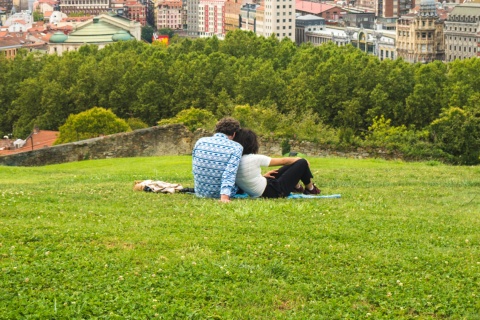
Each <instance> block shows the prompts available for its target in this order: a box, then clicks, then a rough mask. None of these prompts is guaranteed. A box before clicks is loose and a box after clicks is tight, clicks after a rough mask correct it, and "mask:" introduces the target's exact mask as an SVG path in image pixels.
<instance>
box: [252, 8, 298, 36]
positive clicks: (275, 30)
mask: <svg viewBox="0 0 480 320" xmlns="http://www.w3.org/2000/svg"><path fill="white" fill-rule="evenodd" d="M263 15H264V16H263V19H264V20H263V22H262V34H260V35H263V36H264V37H270V36H271V35H272V34H274V35H275V36H276V37H277V38H279V39H283V38H289V39H290V40H292V41H293V42H295V1H294V0H283V1H282V0H265V1H264V3H263ZM257 18H258V17H257Z"/></svg>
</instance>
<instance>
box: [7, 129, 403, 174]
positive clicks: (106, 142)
mask: <svg viewBox="0 0 480 320" xmlns="http://www.w3.org/2000/svg"><path fill="white" fill-rule="evenodd" d="M209 135H211V133H209V132H206V131H204V130H197V131H196V132H195V133H191V132H190V131H189V130H188V129H187V128H186V127H184V126H183V125H178V124H175V125H166V126H161V127H160V126H157V127H151V128H146V129H140V130H135V131H133V132H128V133H117V134H112V135H108V136H104V137H99V138H94V139H89V140H82V141H78V142H73V143H66V144H62V145H58V146H53V147H47V148H44V149H38V150H33V151H27V152H22V153H17V154H12V155H7V156H1V157H0V165H6V166H43V165H49V164H56V163H63V162H72V161H81V160H88V159H106V158H125V157H146V156H166V155H187V154H191V153H192V149H193V146H194V144H195V142H196V141H197V140H198V139H199V138H201V137H203V136H209ZM260 145H261V148H260V153H263V154H268V155H280V154H281V151H282V149H281V141H279V140H274V139H261V141H260ZM290 145H291V150H292V151H297V152H302V153H304V154H306V155H308V156H321V157H328V156H339V157H349V158H369V157H381V158H398V157H399V156H398V155H389V154H387V153H384V152H381V151H378V150H376V151H375V152H372V151H370V152H367V151H365V150H356V151H352V152H338V151H334V150H329V149H325V148H323V147H322V146H319V145H316V144H314V143H310V142H295V141H291V142H290Z"/></svg>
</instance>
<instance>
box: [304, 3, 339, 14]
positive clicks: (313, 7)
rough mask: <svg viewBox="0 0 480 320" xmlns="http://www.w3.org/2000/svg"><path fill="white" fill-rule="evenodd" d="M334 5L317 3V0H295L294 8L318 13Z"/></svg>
mask: <svg viewBox="0 0 480 320" xmlns="http://www.w3.org/2000/svg"><path fill="white" fill-rule="evenodd" d="M334 7H335V6H332V5H331V4H326V3H318V2H311V1H302V0H296V1H295V10H298V11H303V12H308V13H311V14H319V13H320V12H324V11H327V10H328V9H332V8H334Z"/></svg>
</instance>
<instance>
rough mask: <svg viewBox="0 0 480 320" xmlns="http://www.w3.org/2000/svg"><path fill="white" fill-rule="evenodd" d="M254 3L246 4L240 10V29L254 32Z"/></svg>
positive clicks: (255, 20) (255, 13)
mask: <svg viewBox="0 0 480 320" xmlns="http://www.w3.org/2000/svg"><path fill="white" fill-rule="evenodd" d="M259 6H260V5H258V4H256V3H246V4H244V5H243V6H242V7H241V8H240V29H242V30H247V31H253V32H256V30H257V28H256V27H257V26H256V22H257V18H256V15H257V8H258V7H259Z"/></svg>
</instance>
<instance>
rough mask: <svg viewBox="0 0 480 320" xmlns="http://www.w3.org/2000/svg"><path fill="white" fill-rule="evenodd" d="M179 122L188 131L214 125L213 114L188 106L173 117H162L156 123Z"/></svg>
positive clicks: (210, 128) (210, 127) (208, 127)
mask: <svg viewBox="0 0 480 320" xmlns="http://www.w3.org/2000/svg"><path fill="white" fill-rule="evenodd" d="M174 123H181V124H183V125H184V126H186V127H187V128H188V129H189V130H190V131H192V132H193V131H195V130H196V129H198V128H204V129H207V130H213V128H214V127H215V123H216V120H215V116H214V115H213V113H211V112H210V111H207V110H202V109H197V108H190V109H187V110H182V111H180V112H179V113H178V114H177V115H176V116H175V117H173V118H170V119H163V120H160V121H159V122H158V125H160V126H162V125H166V124H174Z"/></svg>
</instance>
